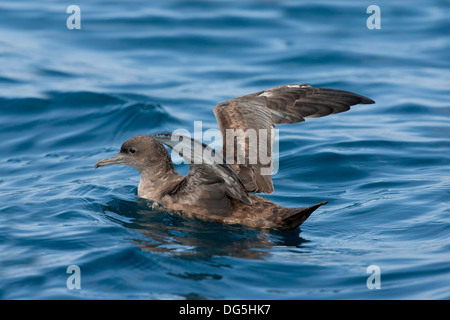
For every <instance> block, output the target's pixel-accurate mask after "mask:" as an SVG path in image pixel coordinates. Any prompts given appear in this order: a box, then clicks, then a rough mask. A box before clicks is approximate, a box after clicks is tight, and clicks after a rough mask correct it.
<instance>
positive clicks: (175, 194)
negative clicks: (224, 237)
mask: <svg viewBox="0 0 450 320" xmlns="http://www.w3.org/2000/svg"><path fill="white" fill-rule="evenodd" d="M371 103H374V101H373V100H371V99H369V98H366V97H363V96H361V95H357V94H355V93H352V92H348V91H342V90H335V89H326V88H316V87H312V86H310V85H308V84H293V85H285V86H279V87H276V88H272V89H268V90H264V91H260V92H256V93H253V94H248V95H245V96H241V97H238V98H234V99H231V100H228V101H225V102H222V103H219V104H218V105H216V106H215V107H214V110H213V111H214V115H215V116H216V119H217V122H218V124H219V129H220V131H221V133H222V140H223V146H224V147H223V151H222V155H220V157H223V158H221V159H224V160H225V161H222V162H217V161H208V158H205V159H202V161H200V162H199V161H192V160H193V159H194V158H195V157H198V156H199V154H201V155H204V154H214V152H212V153H210V152H204V151H205V150H206V151H210V150H208V148H210V147H209V146H206V145H204V144H202V143H201V142H198V141H196V140H194V139H190V138H188V139H187V140H186V139H184V138H186V137H184V136H181V135H176V134H167V133H165V134H156V135H140V136H136V137H133V138H131V139H129V140H127V141H126V142H124V143H123V145H122V147H121V149H120V152H119V153H118V154H117V155H115V156H114V157H112V158H110V159H103V160H99V161H97V162H96V164H95V168H98V167H101V166H107V165H111V164H122V165H128V166H130V167H133V168H135V169H137V170H138V171H139V172H140V182H139V187H138V193H137V195H138V197H141V198H144V199H148V200H152V201H154V202H155V203H157V204H159V205H161V206H162V207H163V208H164V209H165V210H167V211H172V212H179V213H181V214H182V215H183V216H186V217H195V218H199V219H203V220H208V221H217V222H220V223H224V224H241V225H246V226H249V227H255V228H274V229H280V230H291V229H295V228H297V227H298V226H300V225H301V224H302V223H303V222H304V221H305V220H306V219H307V218H308V217H309V216H310V214H311V213H312V212H313V211H314V210H316V209H317V208H319V207H320V206H321V205H324V204H326V203H327V202H326V201H323V202H320V203H318V204H315V205H313V206H310V207H305V208H286V207H283V206H281V205H278V204H276V203H273V202H271V201H269V200H267V199H265V198H263V197H260V196H258V195H256V194H254V193H272V192H273V191H274V188H273V183H272V178H271V175H270V174H262V169H264V168H266V169H267V168H268V166H269V169H270V165H267V164H263V163H261V162H260V161H257V162H250V161H249V158H248V156H246V157H245V159H244V161H240V162H239V161H234V162H233V161H232V162H231V163H230V161H226V160H229V159H232V160H233V159H234V160H236V157H237V153H238V149H239V148H243V149H244V151H249V148H250V146H249V142H248V139H247V140H245V141H246V142H245V143H244V144H241V145H234V148H233V149H231V150H232V152H233V154H228V155H227V154H226V151H227V150H226V148H225V145H226V143H227V141H226V131H227V129H232V130H239V129H242V130H241V131H240V132H246V131H247V130H251V129H253V130H254V132H256V133H257V134H259V132H261V130H271V129H273V128H275V125H276V124H286V123H298V122H302V121H305V118H318V117H323V116H326V115H329V114H333V113H340V112H344V111H347V110H349V109H350V106H353V105H356V104H371ZM259 138H260V137H259V136H258V139H259ZM266 140H267V142H266V144H265V145H261V144H259V148H263V149H266V150H264V151H268V152H269V155H270V157H272V154H271V152H272V145H273V137H272V139H266ZM180 141H184V143H186V141H187V143H188V144H189V146H190V147H191V149H188V150H192V152H191V153H190V154H189V153H186V152H185V153H184V154H183V152H179V148H177V144H178V143H182V142H180ZM164 145H166V146H168V147H170V148H172V149H173V150H175V151H177V152H179V153H180V155H181V156H182V157H183V158H185V159H187V160H189V161H190V168H189V171H188V173H187V174H186V176H183V175H180V174H179V173H178V172H177V171H176V170H175V167H174V165H173V163H172V160H171V157H170V154H169V152H168V150H167V149H166V147H165V146H164ZM196 146H200V148H197V147H196ZM193 150H200V151H201V153H199V152H198V151H195V152H194V151H193ZM245 154H246V155H248V152H247V153H245ZM220 157H219V158H220ZM215 159H217V158H215ZM209 160H211V159H209Z"/></svg>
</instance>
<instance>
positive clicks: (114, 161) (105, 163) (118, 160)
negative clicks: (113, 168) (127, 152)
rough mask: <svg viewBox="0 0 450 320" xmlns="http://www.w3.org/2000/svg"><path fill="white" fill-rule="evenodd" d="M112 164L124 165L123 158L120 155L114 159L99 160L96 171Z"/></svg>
mask: <svg viewBox="0 0 450 320" xmlns="http://www.w3.org/2000/svg"><path fill="white" fill-rule="evenodd" d="M111 164H123V156H122V155H121V154H120V153H118V154H116V155H115V156H114V157H112V158H109V159H102V160H98V161H97V162H96V163H95V169H97V168H98V167H103V166H109V165H111Z"/></svg>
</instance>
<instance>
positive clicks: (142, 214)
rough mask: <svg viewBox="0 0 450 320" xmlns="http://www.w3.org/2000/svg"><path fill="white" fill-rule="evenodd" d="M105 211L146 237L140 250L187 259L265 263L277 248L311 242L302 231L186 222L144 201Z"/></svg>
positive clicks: (138, 242)
mask: <svg viewBox="0 0 450 320" xmlns="http://www.w3.org/2000/svg"><path fill="white" fill-rule="evenodd" d="M101 210H102V212H103V213H104V214H105V215H106V217H107V218H108V219H109V220H111V221H114V222H115V223H119V224H121V225H122V226H124V227H126V228H129V229H133V230H136V231H139V232H140V234H141V235H142V237H140V236H137V237H136V238H133V239H131V240H132V242H133V243H134V244H135V245H136V246H138V247H139V248H141V249H143V250H146V251H150V252H161V253H171V254H176V255H179V256H181V257H186V258H196V259H209V258H211V257H212V256H231V257H237V258H245V259H264V258H265V257H269V256H270V249H271V248H272V247H274V246H292V247H299V246H301V244H302V243H304V242H307V240H305V239H303V238H301V237H300V236H299V233H300V230H299V229H296V230H290V231H280V230H272V229H253V228H249V227H243V226H240V225H236V226H234V225H223V224H220V223H215V222H206V221H203V220H199V219H195V218H183V217H182V216H180V215H178V214H176V213H169V212H166V211H164V210H163V209H161V208H159V207H155V206H154V204H153V202H152V201H149V200H145V199H141V198H138V199H136V201H129V200H122V199H114V200H112V201H110V202H109V203H108V204H106V205H101ZM116 215H117V216H116Z"/></svg>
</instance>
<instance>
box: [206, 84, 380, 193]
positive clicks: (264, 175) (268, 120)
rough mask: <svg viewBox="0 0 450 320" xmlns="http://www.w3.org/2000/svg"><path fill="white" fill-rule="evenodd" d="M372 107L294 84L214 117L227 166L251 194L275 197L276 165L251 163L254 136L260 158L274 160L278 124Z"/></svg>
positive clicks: (222, 108) (229, 104) (233, 104)
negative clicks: (272, 170)
mask: <svg viewBox="0 0 450 320" xmlns="http://www.w3.org/2000/svg"><path fill="white" fill-rule="evenodd" d="M370 103H374V101H373V100H371V99H369V98H366V97H363V96H360V95H357V94H355V93H352V92H348V91H342V90H335V89H325V88H315V87H311V86H310V85H308V84H294V85H286V86H280V87H276V88H273V89H269V90H265V91H261V92H257V93H252V94H248V95H245V96H242V97H238V98H234V99H231V100H228V101H225V102H222V103H219V104H218V105H216V106H215V108H214V114H215V116H216V119H217V122H218V124H219V129H220V131H221V132H222V138H223V151H222V153H223V155H224V157H225V158H226V159H227V161H228V163H230V161H231V162H232V164H233V168H234V169H235V171H236V172H237V174H238V175H239V177H240V178H241V180H242V182H243V183H244V186H245V189H246V190H247V191H249V192H264V193H272V192H273V183H272V178H271V175H270V173H269V174H268V172H270V170H267V169H270V166H271V165H272V162H273V161H270V164H267V163H262V162H261V161H260V159H259V158H258V159H257V161H250V160H252V159H254V158H252V159H251V158H250V155H251V154H250V153H251V152H250V151H251V148H252V146H251V143H252V142H251V139H250V138H249V136H251V134H256V136H257V140H258V141H257V146H256V148H257V149H258V152H257V154H258V156H259V155H261V154H262V155H267V156H268V157H270V159H272V144H273V139H274V136H273V134H271V133H273V130H272V129H273V128H275V124H284V123H297V122H302V121H305V118H318V117H323V116H326V115H329V114H333V113H340V112H344V111H347V110H349V109H350V106H352V105H355V104H370ZM227 131H228V133H227ZM249 132H251V134H250V135H249ZM263 132H266V135H265V137H264V138H265V139H261V138H262V136H261V133H263ZM227 137H228V141H227ZM269 137H271V138H269ZM242 141H244V142H242ZM236 142H238V143H236ZM239 142H241V143H239ZM253 149H255V148H253ZM230 150H231V151H230ZM239 154H241V155H242V154H244V159H240V158H239ZM239 160H241V161H239Z"/></svg>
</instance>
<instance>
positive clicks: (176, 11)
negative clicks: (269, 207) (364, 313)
mask: <svg viewBox="0 0 450 320" xmlns="http://www.w3.org/2000/svg"><path fill="white" fill-rule="evenodd" d="M72 4H75V5H78V6H79V8H80V9H81V15H80V17H81V29H68V28H67V25H66V21H67V19H68V18H69V17H70V15H71V14H70V13H67V12H66V10H67V7H68V6H69V5H72ZM372 4H374V3H372V2H370V1H359V2H355V1H345V0H340V1H281V0H280V1H275V0H265V1H264V0H261V1H256V0H254V1H249V0H244V1H242V0H241V1H206V0H205V1H181V0H179V1H175V0H170V1H144V0H142V1H138V0H132V1H112V0H109V1H106V0H97V1H87V0H74V1H31V0H22V1H12V0H3V1H1V2H0V141H1V149H2V152H1V153H0V172H1V174H0V298H2V299H449V298H450V238H449V235H450V233H449V231H450V217H449V215H450V36H449V30H450V20H449V18H448V17H449V16H450V2H449V1H444V0H432V1H427V2H424V1H417V0H413V1H409V2H407V3H406V2H404V1H379V2H377V3H376V4H377V5H378V6H379V8H380V10H381V15H380V19H381V20H380V21H381V29H369V28H368V27H367V25H366V21H367V19H368V18H369V17H370V15H371V14H368V13H366V10H367V7H368V6H370V5H372ZM292 83H309V84H311V85H313V86H318V87H328V88H335V89H342V90H349V91H353V92H356V93H358V94H362V95H365V96H367V97H370V98H372V99H374V100H375V101H376V104H373V105H359V106H354V107H352V110H350V111H348V112H345V113H341V114H337V115H330V116H328V117H324V118H319V119H308V120H307V121H306V122H304V123H299V124H295V125H283V126H279V127H277V128H278V129H279V130H280V131H279V132H280V136H279V145H280V154H279V157H280V161H279V170H278V172H277V174H276V175H274V176H273V180H274V186H275V192H274V193H273V194H271V195H267V198H268V199H270V200H272V201H274V202H277V203H280V204H282V205H284V206H287V207H302V206H308V205H312V204H315V203H317V202H320V201H323V200H327V201H328V202H329V204H328V205H326V206H323V207H321V208H320V209H319V210H317V211H316V212H315V213H314V214H313V215H312V216H311V217H310V218H309V219H308V220H307V221H306V222H305V223H304V224H303V225H302V226H301V227H300V229H297V230H294V231H290V232H281V231H275V230H269V231H267V230H266V231H263V230H258V229H250V228H246V227H241V226H224V225H220V224H216V223H207V222H203V221H198V220H189V219H185V218H183V217H180V216H176V215H172V214H170V213H167V212H164V211H161V210H154V209H153V210H152V209H151V208H150V207H149V202H147V201H145V200H143V199H139V198H137V197H136V192H137V184H138V181H139V177H138V173H137V172H136V171H135V170H134V169H131V168H128V167H121V166H115V167H106V168H101V169H99V170H94V164H95V162H96V161H97V160H99V159H102V158H106V157H110V156H112V155H113V154H115V153H116V152H117V151H118V150H119V148H120V145H121V144H122V142H124V141H125V140H127V139H129V138H131V137H133V136H135V135H139V134H155V133H160V132H172V131H173V130H175V129H179V128H185V129H187V130H189V131H192V130H193V128H194V121H203V122H202V124H203V130H207V129H211V128H217V124H216V120H215V118H214V115H213V113H212V108H213V107H214V105H215V104H217V103H219V102H221V101H224V100H227V99H230V98H233V97H236V96H239V95H243V94H247V93H252V92H257V91H260V90H264V89H267V88H271V87H275V86H279V85H284V84H292ZM177 168H178V169H179V170H180V172H186V169H187V168H186V166H185V165H181V166H179V167H177ZM70 265H76V266H78V267H79V268H80V278H79V279H80V280H81V288H80V289H76V288H75V289H69V288H68V286H67V280H68V278H69V277H70V276H71V274H70V273H67V268H68V266H70ZM372 265H375V266H377V267H378V269H376V270H378V271H379V272H377V273H375V274H373V275H372V273H371V272H370V270H371V269H370V268H369V269H368V267H369V266H372ZM377 267H375V268H377ZM368 270H369V272H368ZM369 276H377V277H378V278H377V277H375V280H373V279H372V278H370V279H369ZM368 280H369V283H370V284H371V283H375V282H376V283H379V284H380V288H379V289H377V288H374V289H369V287H370V286H369V287H368V285H367V282H368Z"/></svg>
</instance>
